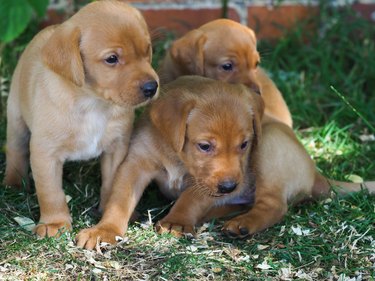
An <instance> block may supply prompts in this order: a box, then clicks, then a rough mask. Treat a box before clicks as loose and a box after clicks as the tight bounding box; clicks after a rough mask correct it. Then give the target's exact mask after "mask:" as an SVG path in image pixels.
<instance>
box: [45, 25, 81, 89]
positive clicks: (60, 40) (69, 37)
mask: <svg viewBox="0 0 375 281" xmlns="http://www.w3.org/2000/svg"><path fill="white" fill-rule="evenodd" d="M80 37H81V33H80V30H79V29H78V27H73V26H69V25H60V26H59V27H57V28H56V29H55V31H54V33H53V34H52V36H51V37H50V38H49V39H48V41H47V42H46V44H45V45H44V47H43V49H42V59H43V62H44V64H46V65H47V66H48V67H49V68H50V69H51V70H52V71H54V72H56V73H57V74H59V75H61V76H63V77H64V78H66V79H68V80H70V81H71V82H73V83H74V84H76V85H77V86H79V87H81V86H82V85H83V83H84V79H85V73H84V69H83V62H82V58H81V53H80V49H79V43H80Z"/></svg>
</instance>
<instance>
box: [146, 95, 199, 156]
mask: <svg viewBox="0 0 375 281" xmlns="http://www.w3.org/2000/svg"><path fill="white" fill-rule="evenodd" d="M194 106H195V101H194V100H182V99H179V98H176V97H173V96H169V97H167V98H160V99H159V100H157V101H155V102H154V103H153V104H152V106H151V109H150V117H151V122H152V123H153V124H154V125H155V127H156V128H157V129H158V131H159V132H160V133H161V135H162V136H163V138H164V139H166V140H167V141H168V142H169V143H170V144H171V145H172V147H173V149H174V150H175V151H176V152H180V151H182V149H183V146H184V143H185V134H186V126H187V119H188V116H189V113H190V112H191V110H193V108H194Z"/></svg>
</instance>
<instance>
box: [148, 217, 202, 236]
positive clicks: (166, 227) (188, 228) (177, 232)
mask: <svg viewBox="0 0 375 281" xmlns="http://www.w3.org/2000/svg"><path fill="white" fill-rule="evenodd" d="M155 229H156V232H157V233H159V234H163V233H170V234H172V235H173V236H175V237H182V236H184V234H192V235H193V236H195V235H196V233H195V229H194V225H191V224H181V223H174V222H171V221H168V220H164V219H162V220H161V221H158V222H157V223H156V225H155Z"/></svg>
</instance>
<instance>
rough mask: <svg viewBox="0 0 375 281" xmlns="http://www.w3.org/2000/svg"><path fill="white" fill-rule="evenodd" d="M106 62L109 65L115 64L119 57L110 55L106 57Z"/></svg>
mask: <svg viewBox="0 0 375 281" xmlns="http://www.w3.org/2000/svg"><path fill="white" fill-rule="evenodd" d="M105 62H106V63H107V64H109V65H115V64H117V63H118V57H117V56H116V55H110V56H109V57H108V58H106V59H105Z"/></svg>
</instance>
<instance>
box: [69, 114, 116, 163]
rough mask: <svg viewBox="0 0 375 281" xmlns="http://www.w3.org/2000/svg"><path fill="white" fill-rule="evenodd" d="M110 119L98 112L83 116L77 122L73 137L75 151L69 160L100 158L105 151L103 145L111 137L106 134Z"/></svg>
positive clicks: (70, 154)
mask: <svg viewBox="0 0 375 281" xmlns="http://www.w3.org/2000/svg"><path fill="white" fill-rule="evenodd" d="M107 119H108V118H106V116H105V115H103V114H101V113H98V112H88V113H85V114H81V115H79V116H78V118H76V119H75V120H72V122H75V124H73V126H74V127H75V130H74V131H75V133H74V137H73V141H74V145H73V150H72V151H70V153H69V155H68V157H67V158H68V160H87V159H90V158H94V157H97V156H99V155H100V154H101V153H102V152H103V150H104V149H105V147H104V145H103V143H105V142H107V138H108V137H109V136H108V135H107V134H106V128H107V124H108V120H107Z"/></svg>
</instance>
